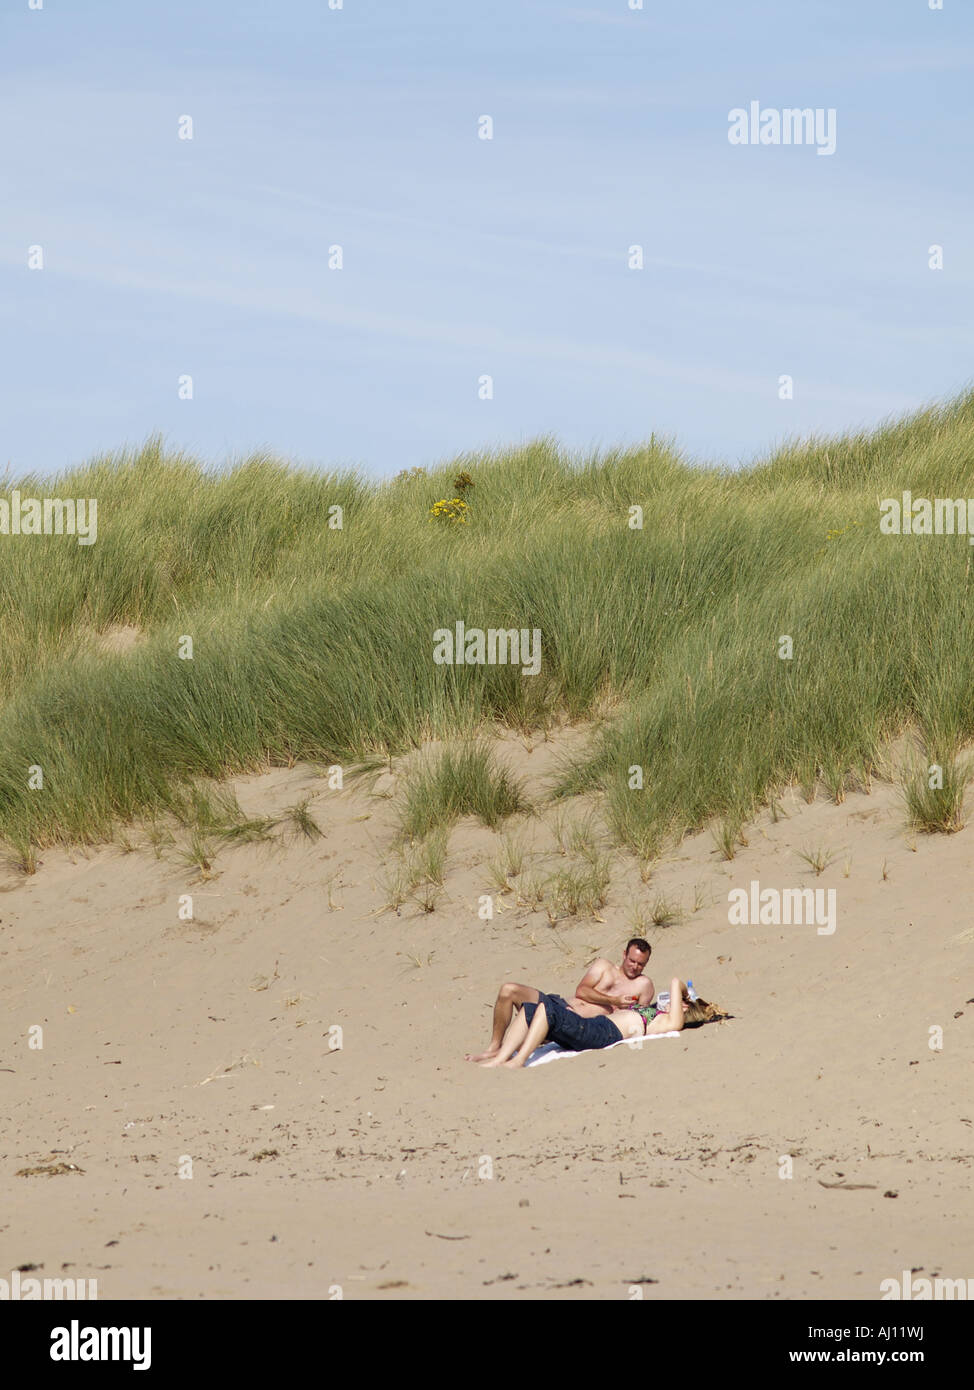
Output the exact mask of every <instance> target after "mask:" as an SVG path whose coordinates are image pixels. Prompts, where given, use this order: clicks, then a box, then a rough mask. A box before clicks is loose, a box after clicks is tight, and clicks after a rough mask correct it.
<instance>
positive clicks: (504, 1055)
mask: <svg viewBox="0 0 974 1390" xmlns="http://www.w3.org/2000/svg"><path fill="white" fill-rule="evenodd" d="M527 1033H528V1021H527V1019H526V1018H525V1017H524V1010H523V1009H519V1010H518V1011H517V1013H516V1014H515V1015H514V1017H513V1018H512V1019H511V1022H510V1025H509V1027H508V1029H507V1032H506V1033H505V1034H504V1038H503V1041H502V1042H501V1045H500V1047H499V1048H498V1049H497V1051H496V1052H495V1053H493V1054H492V1055H491V1056H488V1057H487V1058H485V1060H484V1061H483V1062H481V1064H480V1065H481V1066H482V1067H499V1066H501V1064H502V1063H504V1062H506V1061H507V1059H508V1058H509V1057H512V1056H513V1055H514V1053H515V1052H517V1050H518V1048H519V1047H520V1046H521V1044H522V1043H523V1042H524V1039H525V1038H526V1037H527Z"/></svg>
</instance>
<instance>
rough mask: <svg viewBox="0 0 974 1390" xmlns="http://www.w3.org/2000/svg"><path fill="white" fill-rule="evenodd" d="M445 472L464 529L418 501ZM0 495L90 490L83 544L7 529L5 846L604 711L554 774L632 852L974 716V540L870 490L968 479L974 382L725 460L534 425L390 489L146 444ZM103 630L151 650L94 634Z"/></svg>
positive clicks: (2, 593)
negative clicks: (918, 403) (458, 487)
mask: <svg viewBox="0 0 974 1390" xmlns="http://www.w3.org/2000/svg"><path fill="white" fill-rule="evenodd" d="M460 469H465V470H466V471H467V472H469V474H470V475H471V477H472V478H473V480H474V489H473V490H472V492H471V493H470V494H469V499H468V500H469V504H470V518H471V519H470V524H469V525H467V526H462V527H461V526H453V525H450V524H449V523H446V524H444V523H441V522H436V521H431V520H430V518H429V508H430V506H431V504H432V503H433V502H434V501H436V500H437V499H438V498H441V497H450V496H452V495H453V492H452V490H451V488H452V479H453V477H454V476H455V475H456V473H457V471H458V470H460ZM13 486H17V487H19V488H20V490H21V492H22V493H23V494H24V495H35V496H60V497H82V496H83V497H95V498H97V500H98V540H97V542H96V544H94V545H93V546H88V547H81V546H78V545H77V544H76V543H75V541H74V540H73V539H72V538H70V537H65V536H55V537H25V536H19V537H14V536H0V641H2V644H3V647H2V651H3V661H2V662H0V835H2V836H3V838H4V839H5V840H6V841H7V842H8V844H10V845H12V846H14V847H15V849H16V853H17V854H18V855H19V856H20V857H21V858H22V859H23V858H24V857H25V856H27V857H28V859H29V852H30V849H31V847H32V846H43V845H44V844H49V843H52V842H55V841H59V840H72V839H80V840H83V841H97V840H100V839H103V838H106V837H109V836H110V835H111V834H112V833H113V830H114V828H115V827H116V826H117V825H118V824H119V823H120V822H123V821H126V820H129V819H131V818H133V817H137V816H140V815H146V814H149V815H151V814H154V813H158V812H165V811H167V810H178V807H179V805H180V804H181V802H180V798H181V797H182V796H183V793H184V791H185V788H186V787H187V786H190V785H192V783H193V782H194V781H196V780H197V779H199V778H203V777H221V776H224V775H226V774H228V773H232V772H238V771H242V770H254V769H257V768H260V767H262V766H266V765H267V764H268V762H278V763H286V762H289V761H293V760H295V759H305V758H307V759H323V760H327V761H328V762H332V761H343V762H350V761H354V760H355V759H357V758H362V757H365V756H367V755H375V754H389V753H395V752H401V751H404V750H407V749H410V748H414V747H417V746H419V745H420V744H421V743H422V742H423V741H424V740H427V739H429V738H438V739H442V740H446V741H452V740H456V739H457V738H458V737H461V736H462V737H469V736H471V735H474V734H476V733H477V732H478V731H483V730H484V729H486V728H488V727H489V726H491V725H492V724H498V723H499V724H503V725H507V726H511V727H518V728H531V727H545V726H547V725H549V724H550V723H551V722H552V721H553V720H554V719H556V718H559V717H564V716H568V717H570V718H583V717H588V716H591V715H593V714H594V713H598V714H604V713H605V711H610V712H611V717H610V718H609V719H608V720H607V721H605V722H604V723H602V725H601V727H600V732H599V734H598V737H597V739H596V742H595V744H594V746H593V747H592V748H591V750H590V751H589V752H588V753H587V754H586V755H585V756H583V757H582V758H579V759H577V760H576V762H575V763H574V765H573V766H571V767H569V768H566V769H565V771H564V776H563V778H562V782H561V789H562V790H563V791H565V792H570V791H578V790H583V789H584V790H600V791H602V792H604V794H605V805H606V810H607V812H608V815H609V818H610V821H611V824H612V826H613V828H614V830H615V832H616V835H617V837H618V839H619V840H620V841H621V842H624V843H627V844H629V845H631V846H632V847H633V848H635V849H638V850H640V851H641V852H644V853H651V852H653V851H654V850H655V849H656V848H658V847H659V845H660V844H661V842H662V840H663V838H664V837H665V836H666V835H668V834H671V833H681V832H682V831H684V830H686V829H688V828H693V827H697V826H701V825H703V824H704V823H705V822H706V821H707V820H708V819H711V818H715V817H717V818H721V819H723V821H724V822H725V823H726V824H728V825H740V824H743V823H744V822H745V821H746V820H747V818H748V817H750V816H752V815H753V814H754V811H755V809H756V807H757V806H759V805H760V804H761V803H762V801H763V800H764V799H765V798H766V797H767V796H768V795H769V793H770V791H772V790H773V789H774V788H775V787H776V786H778V785H780V784H782V783H784V782H788V781H798V782H800V783H802V784H803V785H808V786H814V783H815V781H816V779H817V778H819V777H821V778H823V779H824V780H825V781H826V783H827V785H828V786H829V787H830V788H831V789H833V792H834V794H836V795H841V793H842V789H843V787H844V786H845V785H846V783H847V782H848V781H849V780H850V779H851V780H855V779H859V780H863V781H868V778H869V776H870V775H872V772H873V771H874V769H875V766H876V763H877V759H878V757H879V755H880V752H881V750H882V747H883V745H884V743H885V742H886V741H887V740H888V739H889V738H891V737H892V736H894V735H895V734H896V733H897V732H898V731H900V730H901V729H903V728H904V727H907V726H915V727H916V728H917V729H918V730H919V731H920V736H921V738H922V740H923V741H924V743H925V745H926V746H927V747H928V748H929V749H931V750H935V751H936V752H937V755H938V758H937V759H936V760H940V761H944V760H949V758H950V757H952V756H953V755H954V754H955V753H956V750H957V749H958V748H959V746H960V744H961V743H962V742H963V741H965V740H967V739H970V738H971V736H972V734H974V631H972V622H971V606H970V605H971V576H970V569H971V563H970V562H971V556H972V553H974V551H972V547H971V546H970V545H969V544H968V543H967V539H966V537H891V536H882V535H881V534H880V532H879V527H878V506H877V503H878V501H879V499H880V498H882V497H886V496H898V495H899V494H900V493H901V492H902V491H903V490H904V489H909V490H910V491H912V492H913V494H914V495H915V496H928V497H934V496H940V497H955V496H956V497H961V496H964V497H966V496H968V495H974V392H972V393H969V394H967V395H964V396H962V397H959V398H958V399H957V400H954V401H951V402H948V403H947V404H945V405H943V406H938V407H934V408H931V409H929V410H925V411H922V412H919V413H917V414H915V415H913V416H910V417H908V418H906V419H904V420H901V421H895V422H891V423H890V424H888V425H885V426H883V428H881V429H880V430H878V431H875V432H873V433H862V434H858V435H850V436H845V437H841V438H834V439H828V440H812V441H810V442H806V443H793V444H789V445H786V446H783V447H782V448H780V449H778V450H776V451H775V452H774V453H773V454H772V455H771V456H770V457H769V458H768V459H766V460H764V461H761V462H759V463H757V464H756V465H754V466H753V467H750V468H745V469H741V470H739V471H732V470H729V469H707V468H702V467H696V466H693V465H692V464H691V463H689V462H688V461H687V460H686V459H685V458H683V457H682V456H681V455H680V453H679V452H678V451H677V450H676V449H675V448H673V447H672V446H671V445H669V444H667V443H665V442H660V441H659V440H657V439H652V440H651V441H650V442H649V444H647V445H646V446H643V447H641V448H633V449H627V450H614V451H611V452H607V453H602V454H599V455H594V456H591V457H588V458H577V457H573V456H571V455H569V454H566V453H564V452H563V451H560V450H559V449H558V448H557V446H556V445H555V443H554V442H553V441H552V440H549V439H542V440H538V441H535V442H534V443H532V444H530V445H528V446H526V447H523V448H519V449H513V450H509V451H498V452H495V453H493V454H488V455H482V456H481V455H464V456H463V457H462V458H460V459H457V460H453V461H451V462H450V463H449V464H445V465H443V466H442V467H439V468H437V469H433V470H430V471H429V472H428V473H425V474H422V475H420V476H411V477H409V478H402V479H397V480H393V481H390V482H386V483H381V484H378V483H370V482H368V481H366V480H364V479H362V478H361V477H358V476H356V475H354V474H352V473H348V472H346V473H337V474H322V473H315V472H312V471H310V470H300V469H296V468H294V467H291V466H289V465H287V464H285V463H283V462H281V461H279V460H276V459H274V458H272V457H270V456H267V455H256V456H254V457H252V458H250V459H247V460H244V461H243V462H241V463H239V464H238V465H236V466H235V467H233V468H231V469H229V470H227V471H224V472H222V473H221V472H216V471H213V470H209V469H206V468H203V467H201V466H200V464H199V463H198V462H196V461H194V460H193V459H191V458H188V457H186V456H184V455H182V454H179V453H173V452H167V451H166V450H165V449H164V447H163V445H162V442H161V441H160V440H158V439H152V440H150V441H149V442H148V444H147V445H146V446H145V447H144V448H142V449H139V450H134V451H127V452H122V453H120V454H117V455H110V456H105V457H104V458H101V459H96V460H94V461H92V462H91V463H89V464H87V465H84V466H83V467H81V468H78V469H76V470H74V471H73V472H70V473H66V474H64V475H62V476H61V477H59V478H57V479H54V480H43V481H42V480H38V479H19V480H17V481H16V482H14V481H10V480H8V483H7V486H6V489H4V488H0V492H4V491H9V489H10V488H11V487H13ZM633 505H639V506H641V507H642V508H643V509H644V525H643V529H641V530H631V529H629V527H628V524H627V522H628V516H629V508H630V506H633ZM335 506H340V507H341V508H342V509H343V525H342V528H341V529H340V530H337V529H334V528H332V527H330V526H329V518H330V517H332V516H333V512H332V511H331V510H330V509H332V508H333V507H335ZM853 523H858V525H854V524H853ZM830 532H831V533H833V534H832V536H831V538H829V539H827V537H828V536H829V533H830ZM458 619H462V620H463V621H464V622H465V623H466V625H467V626H468V627H474V626H476V627H482V628H491V627H493V628H528V629H533V628H539V629H540V630H541V633H542V653H543V660H542V666H541V673H540V674H539V675H537V676H524V675H522V674H521V672H520V670H519V669H518V668H516V667H511V666H501V665H496V666H486V665H484V666H462V667H460V666H438V665H436V664H434V662H433V660H432V650H433V632H434V630H435V629H437V628H443V627H445V628H452V627H453V625H454V623H455V622H456V621H457V620H458ZM115 624H126V625H130V626H132V627H135V628H138V629H139V630H140V631H141V633H142V634H143V639H144V640H143V641H142V642H141V644H140V645H139V646H137V647H136V648H135V649H134V650H132V651H130V652H128V653H127V654H124V655H118V654H111V653H107V652H105V651H103V650H101V648H100V646H99V643H98V634H99V633H102V632H104V631H105V630H106V629H107V628H108V627H110V626H111V625H115ZM785 635H787V636H790V637H791V638H792V641H793V644H794V650H793V656H792V658H791V659H790V660H781V659H780V658H779V655H778V652H779V639H780V638H781V637H782V636H785ZM186 636H191V637H192V639H193V657H192V659H191V660H183V659H180V655H179V650H180V642H181V639H183V638H185V637H186ZM933 760H935V759H933V757H932V756H931V761H933ZM634 766H636V767H639V768H640V769H641V770H642V787H641V788H636V787H632V786H631V785H630V784H631V782H632V780H633V779H632V774H631V772H630V769H631V768H633V767H634ZM36 767H40V768H41V770H42V773H43V786H42V787H40V788H36V789H35V788H32V787H31V786H30V785H29V778H30V769H32V768H36ZM36 780H37V779H36V775H35V777H34V781H35V782H36Z"/></svg>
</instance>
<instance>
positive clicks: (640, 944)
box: [624, 936, 653, 956]
mask: <svg viewBox="0 0 974 1390" xmlns="http://www.w3.org/2000/svg"><path fill="white" fill-rule="evenodd" d="M633 946H635V947H636V948H637V949H638V950H640V951H645V952H646V954H647V956H651V955H652V954H653V948H652V946H650V944H649V942H648V941H644V940H643V939H642V937H641V936H634V937H633V938H632V940H631V941H628V942H626V949H625V953H624V954H625V955H627V956H628V954H629V952H630V951H631V950H632V948H633Z"/></svg>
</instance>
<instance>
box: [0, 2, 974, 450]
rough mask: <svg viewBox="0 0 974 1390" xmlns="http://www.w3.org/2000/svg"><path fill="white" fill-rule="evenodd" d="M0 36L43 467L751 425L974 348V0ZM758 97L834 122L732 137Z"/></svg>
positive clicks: (865, 396) (13, 12)
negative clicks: (481, 121)
mask: <svg viewBox="0 0 974 1390" xmlns="http://www.w3.org/2000/svg"><path fill="white" fill-rule="evenodd" d="M0 70H2V79H3V80H2V83H0V120H2V130H3V140H2V145H0V193H2V205H3V215H2V218H0V279H2V293H0V331H2V333H3V337H4V340H5V342H6V343H7V345H8V351H7V353H6V354H5V364H4V370H3V374H2V384H0V393H2V414H0V420H2V427H3V440H2V458H0V466H4V465H5V466H6V468H7V469H8V470H9V472H10V473H12V474H14V475H17V476H19V475H22V474H24V473H28V472H33V473H39V474H49V473H52V472H55V471H59V470H60V469H62V468H65V467H67V466H70V465H71V464H73V463H76V462H79V461H81V460H82V459H84V458H87V457H90V456H92V455H94V454H96V453H99V452H104V451H108V450H113V449H116V448H118V447H120V446H121V445H123V444H127V443H138V442H140V441H142V440H143V439H145V438H146V436H147V435H148V434H150V433H152V432H154V431H161V432H163V433H164V434H165V436H166V438H167V439H168V441H169V442H170V443H171V444H173V445H174V446H180V447H184V448H187V449H189V450H191V451H193V452H194V453H196V454H198V455H200V456H201V457H203V458H205V459H207V460H209V461H210V462H213V463H221V462H223V461H225V460H227V459H232V458H237V457H240V456H242V455H245V454H247V453H248V452H250V451H252V450H254V449H258V448H270V449H272V450H273V451H275V452H277V453H279V454H282V455H284V456H286V457H289V458H292V459H294V460H295V461H298V462H303V463H309V464H314V465H317V466H321V467H326V468H332V467H348V466H354V467H358V468H361V469H362V470H364V471H366V472H368V473H370V474H372V475H375V476H386V475H389V474H391V473H394V472H397V471H398V470H399V469H400V468H405V467H413V466H416V465H426V464H430V463H434V462H436V461H438V460H442V459H447V458H450V457H452V456H453V455H455V454H458V453H461V452H464V451H467V450H471V449H475V448H479V447H483V446H495V445H503V444H509V443H517V442H520V441H523V440H526V439H530V438H533V437H535V436H537V435H540V434H553V435H555V436H556V437H557V438H558V439H559V440H561V442H562V443H563V444H565V445H566V446H569V447H570V448H573V449H580V450H582V449H591V448H597V447H608V446H611V445H614V444H619V443H630V442H633V441H638V440H642V439H646V438H648V436H649V435H650V433H651V432H652V431H656V432H657V433H662V434H666V435H671V436H674V437H675V438H676V439H677V441H678V442H679V443H680V444H682V445H683V446H684V447H685V448H686V449H687V450H688V451H689V452H690V453H691V454H692V455H693V456H695V457H697V458H700V459H704V460H714V461H716V460H721V461H725V462H730V463H736V462H738V461H743V460H747V459H750V458H752V457H754V456H756V455H758V454H760V453H762V452H764V451H766V450H767V449H768V448H769V447H770V446H771V445H772V444H774V443H775V442H776V441H780V440H782V439H784V438H786V437H793V436H800V435H806V434H808V433H811V432H832V431H839V430H844V429H847V428H854V427H858V426H860V425H870V424H874V423H877V422H878V421H879V420H881V419H883V418H884V417H886V416H888V415H890V414H892V413H899V412H901V411H905V410H909V409H912V408H914V407H916V406H919V405H921V404H924V403H926V402H927V401H929V400H932V399H936V398H943V397H944V396H946V395H948V394H952V393H953V392H955V391H957V390H959V389H962V388H963V387H964V386H965V385H967V384H968V383H969V382H970V381H971V379H972V378H974V370H972V367H971V363H972V361H974V352H972V349H974V244H972V243H974V238H972V231H971V228H972V226H974V187H972V181H971V177H970V174H971V157H970V144H971V133H972V128H974V120H972V117H974V109H972V108H974V6H972V5H971V4H969V3H968V0H944V7H943V10H942V11H931V10H930V9H929V7H928V0H856V3H849V0H734V3H733V4H728V3H727V0H678V3H677V2H676V0H674V3H663V0H644V8H643V9H642V10H641V11H640V10H636V11H631V10H630V9H629V0H587V3H586V0H580V3H576V4H562V3H556V0H490V2H489V3H487V0H449V3H445V2H444V0H344V3H343V6H342V8H341V9H340V10H330V9H329V8H328V3H327V0H165V2H163V0H138V3H137V4H132V3H131V0H84V4H82V5H78V4H77V3H72V0H43V8H42V9H41V10H30V9H29V8H28V0H2V9H0ZM752 100H757V101H759V102H760V103H761V106H762V107H763V108H769V107H774V108H783V107H812V108H818V107H822V108H830V107H833V108H835V111H836V136H837V142H836V151H835V153H834V154H833V155H831V156H821V155H818V154H817V152H816V150H815V148H814V147H809V146H794V145H793V146H788V147H786V146H773V145H769V146H747V147H738V146H734V145H731V144H730V143H729V141H728V138H727V132H728V113H729V111H730V110H731V109H732V108H734V107H747V106H748V103H749V102H750V101H752ZM183 115H190V116H191V117H192V119H193V126H194V138H193V140H191V141H189V140H180V139H178V121H179V118H180V117H181V116H183ZM482 115H490V116H491V117H492V119H493V122H494V137H493V139H492V140H489V141H487V140H481V139H478V135H477V123H478V118H479V117H481V116H482ZM934 243H937V244H941V245H943V247H944V269H943V270H942V271H931V270H930V269H929V268H928V264H927V260H928V256H927V248H928V247H929V246H930V245H931V244H934ZM333 244H339V245H341V247H342V248H343V259H344V265H343V268H342V269H341V270H329V268H328V248H329V246H331V245H333ZM633 244H640V245H642V247H643V254H644V258H645V267H644V269H643V270H642V271H633V270H630V269H629V268H628V266H627V251H628V248H629V247H630V246H631V245H633ZM36 245H39V246H41V247H42V248H43V253H44V268H43V270H29V269H28V268H27V250H28V247H30V246H36ZM783 373H787V374H790V375H791V376H792V377H793V378H794V383H795V384H794V399H793V400H791V401H782V400H779V398H778V378H779V376H780V375H781V374H783ZM183 374H190V375H191V376H192V378H193V390H194V397H193V399H192V400H180V399H179V398H178V391H177V387H178V379H179V377H180V376H181V375H183ZM482 374H489V375H490V376H491V377H492V378H493V390H494V395H493V399H491V400H481V399H479V398H478V380H479V378H480V377H481V375H482Z"/></svg>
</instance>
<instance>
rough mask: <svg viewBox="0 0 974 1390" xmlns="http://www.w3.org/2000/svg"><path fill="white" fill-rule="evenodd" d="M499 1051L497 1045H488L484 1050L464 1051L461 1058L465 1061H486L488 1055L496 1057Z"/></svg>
mask: <svg viewBox="0 0 974 1390" xmlns="http://www.w3.org/2000/svg"><path fill="white" fill-rule="evenodd" d="M498 1052H500V1048H499V1047H488V1049H487V1051H486V1052H465V1053H464V1054H463V1060H464V1061H465V1062H486V1061H487V1059H488V1058H489V1057H496V1056H497V1054H498Z"/></svg>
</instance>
